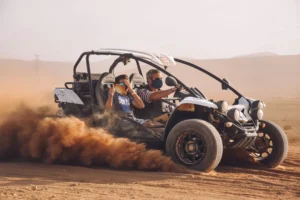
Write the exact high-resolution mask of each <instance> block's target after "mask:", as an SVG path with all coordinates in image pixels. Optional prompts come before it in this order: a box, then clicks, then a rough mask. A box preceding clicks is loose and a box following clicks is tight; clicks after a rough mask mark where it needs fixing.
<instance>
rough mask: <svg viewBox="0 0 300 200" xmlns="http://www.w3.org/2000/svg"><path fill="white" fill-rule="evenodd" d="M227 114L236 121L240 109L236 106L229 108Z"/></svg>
mask: <svg viewBox="0 0 300 200" xmlns="http://www.w3.org/2000/svg"><path fill="white" fill-rule="evenodd" d="M227 116H228V117H229V118H230V119H231V120H234V121H238V120H239V118H240V111H239V110H238V109H236V108H233V109H230V110H228V112H227Z"/></svg>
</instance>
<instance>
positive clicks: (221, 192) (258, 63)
mask: <svg viewBox="0 0 300 200" xmlns="http://www.w3.org/2000/svg"><path fill="white" fill-rule="evenodd" d="M299 58H300V57H299V56H290V57H289V56H283V57H281V56H270V57H254V58H249V57H245V58H244V57H242V58H241V57H239V58H234V59H227V60H226V59H224V60H206V61H196V62H197V63H199V64H201V65H203V66H204V65H206V66H210V69H211V70H210V69H208V68H207V69H208V70H209V71H214V72H215V73H217V72H219V73H217V74H220V73H221V72H222V73H221V75H224V77H225V76H226V77H228V78H229V79H230V80H233V82H234V83H235V85H236V84H237V83H239V82H240V81H241V80H240V79H242V78H241V77H257V76H261V77H262V78H263V80H262V79H258V80H256V81H257V82H255V83H253V84H247V83H243V84H241V85H239V86H238V89H241V90H242V91H244V92H243V93H244V94H246V96H253V95H255V96H258V97H260V98H264V99H265V102H266V104H267V108H266V110H265V119H268V120H272V121H274V122H276V123H278V124H279V125H280V126H281V127H282V128H283V129H284V130H285V132H286V134H287V136H288V139H289V153H288V157H287V159H286V160H285V161H284V163H283V164H282V165H280V166H278V167H277V168H276V169H266V168H264V167H262V166H259V165H257V164H251V163H248V162H246V161H243V160H237V159H235V160H231V161H230V160H229V161H228V160H224V161H223V162H222V163H221V164H220V166H218V167H217V168H216V169H215V171H213V172H210V173H206V174H205V173H196V172H193V173H189V172H187V171H185V170H182V169H181V168H180V167H179V168H178V166H176V165H173V164H172V162H170V161H169V160H168V159H167V158H165V157H164V156H163V155H161V154H160V153H158V152H150V153H149V152H147V151H146V150H144V149H143V147H141V146H136V145H135V144H133V143H130V142H129V141H125V142H121V143H118V142H116V141H115V140H114V139H111V138H110V137H109V136H105V137H106V139H107V138H108V139H107V140H109V141H110V140H112V141H113V143H114V142H115V144H116V145H115V146H109V145H108V149H106V150H105V151H107V152H108V153H110V154H111V155H113V156H112V157H111V158H110V159H107V158H105V159H104V158H103V157H97V156H98V155H102V154H93V155H91V154H88V155H86V156H82V155H81V154H80V155H78V156H76V154H75V155H74V154H68V155H65V156H62V157H59V156H60V155H61V154H59V155H58V154H55V153H52V154H51V156H52V157H51V156H49V155H47V156H44V155H40V154H38V153H36V152H40V151H34V150H39V149H43V147H41V146H40V145H37V146H36V145H32V143H30V144H31V145H27V144H29V143H28V142H26V141H31V140H32V138H33V136H35V137H36V136H41V135H32V134H33V132H34V133H35V134H36V133H38V134H39V133H40V132H39V131H35V128H36V126H37V127H38V128H39V130H42V132H43V131H44V132H43V133H44V134H46V135H47V133H48V132H47V131H45V130H46V129H47V127H49V126H48V124H47V123H48V122H49V119H47V120H48V121H47V120H46V121H47V123H46V122H45V119H44V118H42V120H40V119H39V120H37V121H35V122H36V123H32V124H31V122H30V119H31V118H30V117H29V116H32V115H29V114H28V115H20V116H19V117H21V118H14V120H15V121H12V122H13V123H11V124H9V125H10V127H9V128H11V129H9V130H12V131H17V130H20V129H22V128H23V127H26V130H25V131H23V132H22V133H26V135H25V136H26V137H22V138H19V140H18V141H19V142H18V143H13V144H15V145H16V146H14V148H13V149H14V150H15V149H18V147H22V148H21V149H18V150H19V151H20V152H21V153H20V154H22V155H23V156H21V157H22V159H20V156H18V157H10V159H7V155H8V153H7V152H10V151H5V148H4V147H3V146H2V147H0V156H1V158H2V159H1V162H0V177H1V178H0V199H7V200H9V199H297V198H298V199H300V112H299V111H300V98H299V97H297V95H299V88H296V86H297V85H298V86H299V79H298V78H296V75H295V73H297V72H298V70H299V69H298V68H297V67H296V66H297V63H299V62H298V61H299ZM1 63H2V64H1ZM3 63H5V66H4V65H3ZM20 63H23V64H20ZM24 63H27V64H24ZM249 63H250V64H249ZM278 63H279V64H278ZM0 64H1V66H0V69H1V74H2V77H3V78H2V79H1V85H0V90H1V97H5V98H2V99H1V100H0V123H2V124H3V123H5V121H6V120H7V119H8V118H9V114H10V113H11V112H12V111H13V110H15V109H19V108H20V107H19V105H20V102H23V103H25V104H26V105H27V106H28V107H29V108H30V110H31V109H35V108H37V107H38V106H48V107H49V109H50V110H55V109H56V107H55V104H54V103H53V99H52V98H53V95H52V89H53V88H54V87H55V86H62V85H63V83H64V82H65V81H68V80H71V75H72V71H71V67H72V65H71V64H68V63H50V62H44V65H42V66H44V68H43V69H42V70H41V71H40V72H39V76H38V78H37V77H36V76H35V75H34V73H33V72H34V69H33V71H31V72H30V68H31V67H34V62H29V61H16V60H5V61H3V60H2V61H1V62H0ZM252 64H253V65H254V64H255V67H253V68H252V67H251V66H253V65H252ZM273 64H274V65H275V66H276V68H272V66H273ZM55 65H57V67H56V68H55V69H54V66H55ZM222 65H224V69H222V71H218V66H222ZM229 65H230V67H227V66H229ZM243 65H247V67H246V68H241V70H235V73H234V74H230V73H229V72H228V70H229V68H230V69H238V68H239V67H242V66H243ZM7 66H10V67H9V68H5V67H7ZM46 66H48V67H46ZM58 66H59V67H58ZM279 66H290V68H288V67H279ZM174 70H176V69H174ZM56 71H59V72H57V73H56ZM257 71H259V72H260V73H257ZM270 71H271V72H270ZM128 72H130V70H128ZM227 72H228V73H227ZM268 72H270V73H269V74H268ZM283 73H286V74H284V75H283ZM262 74H264V75H262ZM184 75H188V73H187V74H184ZM68 77H69V78H68ZM280 77H281V78H282V81H281V82H282V83H283V84H282V85H281V87H282V88H281V87H279V86H278V85H274V84H277V82H276V80H278V78H280ZM289 77H290V78H289ZM196 78H197V77H193V79H194V80H195V79H196ZM251 79H252V78H251ZM186 80H188V78H187V79H186ZM204 82H205V81H204ZM205 85H207V83H205ZM261 85H263V86H261ZM278 90H280V91H279V92H278ZM213 91H214V90H211V96H213V98H219V97H220V96H221V95H220V93H217V92H213ZM256 91H257V92H256ZM266 91H268V93H267V92H266ZM248 94H249V95H248ZM255 96H254V98H255ZM19 111H20V112H21V111H22V109H20V110H19ZM22 112H23V111H22ZM22 117H23V118H22ZM22 122H26V123H22ZM76 122H78V121H76V119H75V121H74V120H73V121H70V123H63V122H57V121H55V120H54V121H52V120H51V119H50V122H49V123H50V124H51V127H52V128H53V127H54V128H55V127H57V124H68V125H67V126H64V127H69V126H75V125H76V126H77V125H78V124H76ZM24 124H25V125H24ZM26 124H31V126H30V127H31V128H32V129H29V128H28V126H27V125H26ZM36 124H38V125H36ZM41 124H42V125H43V126H42V125H41ZM70 124H71V125H70ZM80 124H81V123H79V125H78V127H79V128H78V127H77V129H80V127H81V126H85V125H83V124H81V125H80ZM20 127H21V128H20ZM41 127H42V128H43V129H41ZM2 128H3V126H2ZM0 129H1V127H0ZM1 130H2V131H3V130H4V129H1ZM32 130H34V131H32ZM47 130H53V129H49V128H48V129H47ZM54 130H56V132H61V133H66V135H72V137H69V138H71V139H70V140H67V141H66V140H64V142H62V143H63V144H65V143H68V144H69V143H72V141H76V137H77V136H76V137H75V136H74V134H77V135H80V134H83V135H85V134H87V133H86V132H84V133H82V132H80V131H79V132H76V131H75V132H74V131H73V129H71V128H69V129H59V128H58V129H54ZM80 130H81V129H80ZM64 131H65V132H64ZM90 132H91V133H94V132H95V130H89V133H90ZM96 132H97V133H95V134H96V135H98V136H99V137H98V136H97V138H98V139H99V138H101V139H99V140H101V141H104V140H103V137H104V136H103V135H102V133H99V131H96ZM0 134H1V133H0ZM1 136H2V142H3V135H1ZM27 136H30V137H27ZM73 136H74V137H73ZM63 138H64V137H63ZM74 138H75V139H74ZM97 138H96V140H98V139H97ZM94 139H95V138H94ZM94 139H91V140H90V142H91V143H89V142H86V143H85V144H86V146H89V145H92V143H93V142H94ZM35 141H40V140H35ZM41 141H42V140H41ZM51 141H52V143H51V144H53V145H57V144H58V143H56V142H55V141H56V140H51ZM105 141H106V140H105ZM22 142H24V144H26V145H23V146H22V145H20V144H23V143H22ZM1 144H3V143H1ZM59 144H61V143H59ZM103 144H106V143H105V142H104V143H103ZM119 144H122V145H124V144H126V145H127V146H126V147H128V145H129V146H131V147H132V148H133V149H138V150H139V152H141V153H136V152H134V151H133V152H132V151H131V152H130V153H131V154H135V155H137V156H140V159H139V162H134V163H132V162H131V160H130V157H127V158H123V157H122V158H121V160H122V162H117V161H118V160H116V159H115V158H116V157H118V155H117V154H114V152H115V151H114V149H111V147H114V148H116V149H117V150H120V149H121V148H122V145H119ZM18 145H19V146H18ZM53 145H52V146H51V145H49V147H50V150H49V151H47V152H52V151H51V150H53V148H51V147H53ZM55 147H57V146H55ZM3 149H4V150H3ZM58 149H59V148H58ZM3 152H4V153H3ZM55 152H57V151H55ZM153 155H154V156H153ZM55 156H56V157H55ZM68 156H69V157H68ZM92 156H95V157H92ZM25 157H26V158H28V157H30V158H36V159H35V161H31V162H29V161H28V160H24V158H25ZM49 157H50V158H59V159H60V160H61V161H63V160H64V159H69V160H71V158H72V159H73V160H74V159H75V160H77V159H78V160H80V161H82V160H81V159H83V160H84V161H85V163H86V166H87V167H84V166H74V165H70V164H68V165H66V164H62V163H64V162H60V163H56V164H50V163H51V160H45V159H44V158H49ZM125 157H126V156H125ZM144 157H145V158H147V159H148V158H149V159H148V160H147V159H144V160H143V159H142V158H144ZM31 160H32V159H31ZM41 160H42V161H41ZM149 160H150V161H149ZM100 161H101V162H100ZM65 163H66V162H65ZM103 163H105V164H103ZM153 163H155V165H153ZM90 164H92V165H90ZM128 166H130V167H128ZM149 170H150V171H149ZM175 172H176V173H175Z"/></svg>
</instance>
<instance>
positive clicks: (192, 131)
mask: <svg viewBox="0 0 300 200" xmlns="http://www.w3.org/2000/svg"><path fill="white" fill-rule="evenodd" d="M166 153H167V154H168V155H169V156H171V158H172V159H173V160H174V161H175V162H177V163H179V164H183V165H185V166H187V167H189V168H191V169H195V170H200V171H205V172H208V171H211V170H214V169H215V168H216V167H217V166H218V164H219V162H220V160H221V158H222V154H223V144H222V139H221V137H220V135H219V132H218V131H217V130H216V129H215V127H213V126H212V125H211V124H209V123H208V122H206V121H203V120H199V119H189V120H185V121H182V122H180V123H178V124H177V125H176V126H174V127H173V129H172V130H171V131H170V133H169V135H168V137H167V142H166Z"/></svg>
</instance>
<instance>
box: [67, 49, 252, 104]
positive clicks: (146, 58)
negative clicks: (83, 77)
mask: <svg viewBox="0 0 300 200" xmlns="http://www.w3.org/2000/svg"><path fill="white" fill-rule="evenodd" d="M91 55H113V56H119V58H117V59H116V60H115V61H114V62H113V64H112V65H111V66H110V68H109V73H112V74H113V73H114V69H115V68H116V66H117V64H118V63H119V62H122V61H124V59H133V60H135V62H136V65H137V68H138V71H139V74H140V75H141V76H143V73H142V69H141V66H140V62H142V63H145V64H148V65H150V66H152V67H153V68H155V69H157V70H159V71H161V72H163V73H165V74H166V75H168V76H172V77H174V78H175V79H176V80H177V82H178V83H179V84H180V85H181V86H182V87H183V88H184V89H185V90H186V91H188V92H189V93H190V95H191V96H192V97H201V96H202V98H205V96H204V95H203V94H202V93H201V92H200V91H199V90H198V89H194V88H189V87H188V86H186V85H185V84H184V83H183V82H181V81H180V80H179V79H178V78H176V77H175V76H173V75H172V74H170V73H169V72H168V71H167V70H166V68H167V66H166V65H164V64H165V63H163V62H162V61H161V60H160V59H159V57H158V56H157V55H155V54H149V53H145V52H141V51H133V50H124V49H99V50H92V51H87V52H83V53H82V54H81V55H80V56H79V58H78V59H77V61H76V63H75V65H74V68H73V77H74V78H75V75H76V69H77V66H78V65H79V63H80V62H81V60H82V59H83V58H84V57H85V60H86V67H87V77H88V84H89V92H90V95H91V104H92V105H93V104H94V90H93V85H92V78H91V69H90V60H89V58H90V56H91ZM160 55H162V54H160ZM162 56H165V55H162ZM167 58H168V59H169V60H170V61H171V64H174V65H175V64H176V62H177V63H181V64H184V65H187V66H189V67H192V68H194V69H197V70H199V71H201V72H203V73H205V74H206V75H208V76H210V77H212V78H213V79H215V80H217V81H218V82H220V83H221V84H222V87H225V88H226V89H230V90H231V91H232V92H233V93H235V94H236V95H237V96H238V98H241V97H244V96H243V95H242V94H241V93H240V92H238V91H237V90H236V89H234V88H233V87H232V86H230V85H229V83H228V82H227V81H226V80H225V79H223V80H222V79H220V78H219V77H217V76H216V75H214V74H212V73H210V72H209V71H207V70H205V69H203V68H201V67H199V66H197V65H195V64H192V63H190V62H187V61H184V60H181V59H178V58H172V57H169V56H168V57H167ZM172 62H173V63H172ZM199 93H200V95H201V96H200V95H199ZM249 103H250V102H249Z"/></svg>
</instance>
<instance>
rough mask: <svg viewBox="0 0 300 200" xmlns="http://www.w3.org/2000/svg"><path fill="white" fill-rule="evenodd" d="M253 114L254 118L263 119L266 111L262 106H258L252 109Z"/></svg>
mask: <svg viewBox="0 0 300 200" xmlns="http://www.w3.org/2000/svg"><path fill="white" fill-rule="evenodd" d="M251 116H252V118H254V119H258V120H261V119H262V118H263V116H264V111H263V110H262V109H260V108H256V109H254V110H252V112H251Z"/></svg>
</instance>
